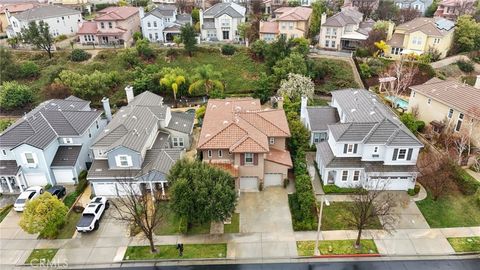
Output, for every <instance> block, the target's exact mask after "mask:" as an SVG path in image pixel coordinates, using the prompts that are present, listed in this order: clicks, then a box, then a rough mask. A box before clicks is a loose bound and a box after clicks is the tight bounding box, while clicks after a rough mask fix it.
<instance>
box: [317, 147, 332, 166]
mask: <svg viewBox="0 0 480 270" xmlns="http://www.w3.org/2000/svg"><path fill="white" fill-rule="evenodd" d="M317 154H318V156H319V157H320V159H321V160H322V164H323V165H328V163H330V161H332V159H333V157H334V156H333V152H332V149H331V148H330V145H329V144H328V142H327V141H323V142H320V143H317Z"/></svg>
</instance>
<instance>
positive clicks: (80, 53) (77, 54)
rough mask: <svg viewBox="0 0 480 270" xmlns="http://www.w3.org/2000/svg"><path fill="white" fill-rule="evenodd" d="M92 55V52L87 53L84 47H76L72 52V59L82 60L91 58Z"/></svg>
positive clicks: (75, 60)
mask: <svg viewBox="0 0 480 270" xmlns="http://www.w3.org/2000/svg"><path fill="white" fill-rule="evenodd" d="M90 57H92V55H91V54H89V53H87V52H86V51H85V50H82V49H74V50H73V51H72V53H71V54H70V57H69V58H70V60H72V61H74V62H82V61H86V60H88V59H90Z"/></svg>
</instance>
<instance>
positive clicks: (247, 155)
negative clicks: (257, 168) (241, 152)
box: [245, 153, 254, 164]
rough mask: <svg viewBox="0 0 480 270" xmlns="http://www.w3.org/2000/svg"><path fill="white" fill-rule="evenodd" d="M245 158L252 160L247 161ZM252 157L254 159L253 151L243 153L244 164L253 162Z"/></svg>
mask: <svg viewBox="0 0 480 270" xmlns="http://www.w3.org/2000/svg"><path fill="white" fill-rule="evenodd" d="M247 158H248V159H252V161H247ZM253 159H254V156H253V153H245V164H253V162H254V160H253Z"/></svg>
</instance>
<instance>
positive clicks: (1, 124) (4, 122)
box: [0, 119, 15, 132]
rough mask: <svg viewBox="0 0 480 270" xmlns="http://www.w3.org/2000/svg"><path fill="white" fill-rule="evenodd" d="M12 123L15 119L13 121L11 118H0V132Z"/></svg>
mask: <svg viewBox="0 0 480 270" xmlns="http://www.w3.org/2000/svg"><path fill="white" fill-rule="evenodd" d="M13 123H15V121H13V120H12V119H0V132H2V131H4V130H5V129H7V128H8V127H9V126H11V125H12V124H13Z"/></svg>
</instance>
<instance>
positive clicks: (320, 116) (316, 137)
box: [300, 106, 340, 145]
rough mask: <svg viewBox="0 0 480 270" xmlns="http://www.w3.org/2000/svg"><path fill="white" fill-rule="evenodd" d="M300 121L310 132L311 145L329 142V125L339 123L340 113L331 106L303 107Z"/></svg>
mask: <svg viewBox="0 0 480 270" xmlns="http://www.w3.org/2000/svg"><path fill="white" fill-rule="evenodd" d="M300 120H301V121H302V123H303V125H304V126H305V127H306V128H307V129H308V130H309V131H310V145H313V144H317V143H320V142H323V141H327V140H328V125H333V124H336V123H338V121H340V119H339V118H338V112H337V109H336V108H335V107H331V106H312V107H309V106H302V108H301V111H300Z"/></svg>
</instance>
